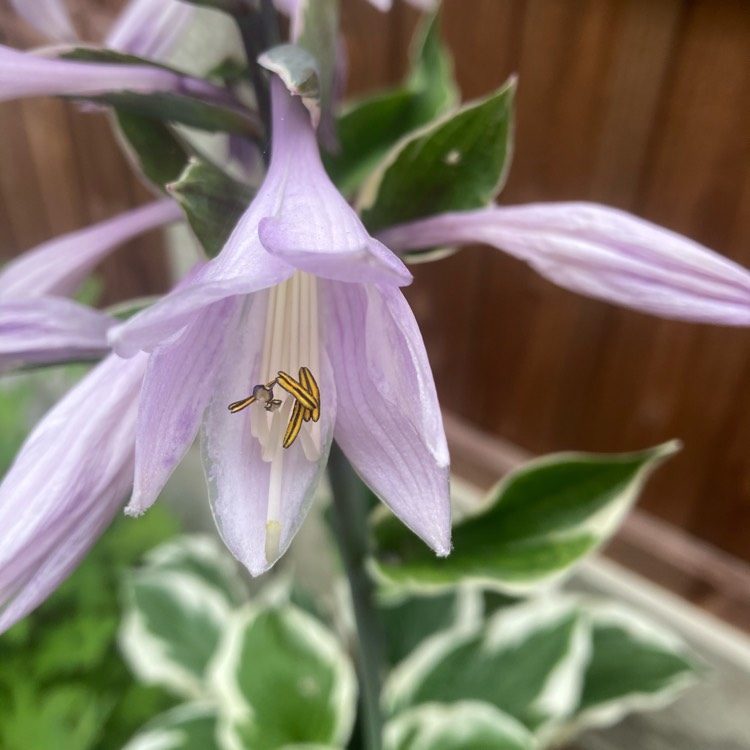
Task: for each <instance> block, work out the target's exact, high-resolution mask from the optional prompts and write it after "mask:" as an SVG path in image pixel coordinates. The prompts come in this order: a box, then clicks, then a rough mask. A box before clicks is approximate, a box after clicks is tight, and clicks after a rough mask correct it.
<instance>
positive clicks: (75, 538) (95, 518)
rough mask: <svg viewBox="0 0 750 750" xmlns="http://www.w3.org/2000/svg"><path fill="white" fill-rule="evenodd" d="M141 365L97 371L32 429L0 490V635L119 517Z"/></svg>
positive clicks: (112, 363) (129, 477)
mask: <svg viewBox="0 0 750 750" xmlns="http://www.w3.org/2000/svg"><path fill="white" fill-rule="evenodd" d="M147 359H148V357H147V356H146V355H144V354H141V355H138V357H136V358H134V359H131V360H123V359H121V358H120V357H117V356H116V355H110V356H109V357H107V358H106V359H105V360H104V361H102V362H101V363H100V364H99V365H97V366H96V367H95V368H94V369H93V370H92V371H91V372H90V373H89V374H88V375H87V376H86V377H85V378H84V379H83V380H81V382H80V383H79V384H78V385H76V386H75V387H74V388H73V389H72V390H71V391H70V392H69V393H68V394H67V395H66V396H65V397H64V398H63V399H62V400H61V401H60V402H59V403H58V404H57V405H56V406H55V407H54V408H53V409H52V410H51V411H50V412H48V413H47V415H46V416H45V417H44V418H43V419H42V420H41V421H40V422H39V424H38V425H37V426H36V427H35V429H34V430H33V432H32V433H31V435H30V436H29V438H28V439H27V440H26V442H25V443H24V445H23V447H22V448H21V450H20V452H19V453H18V456H17V457H16V460H15V462H14V463H13V465H12V466H11V468H10V469H9V471H8V473H7V474H6V475H5V478H4V479H3V482H2V484H0V632H2V631H4V630H6V629H7V628H9V627H10V626H11V625H13V624H14V623H15V622H17V621H18V620H20V619H21V618H22V617H25V616H26V615H27V614H28V613H29V612H31V610H33V609H34V608H35V607H37V606H38V605H39V604H40V603H41V602H42V601H43V600H44V599H45V598H46V597H47V596H49V594H50V593H51V592H52V591H54V589H55V588H57V586H59V585H60V583H61V582H62V581H63V580H64V579H65V578H66V577H67V576H68V575H69V574H70V573H71V572H72V570H73V569H74V568H75V567H76V565H78V563H79V562H80V561H81V559H82V558H83V557H84V555H85V554H86V552H87V551H88V550H89V549H90V548H91V546H92V545H93V544H94V542H95V541H96V540H97V539H98V537H99V535H100V534H101V533H102V531H104V529H105V528H106V526H107V525H108V524H109V522H110V521H111V520H112V518H113V517H114V515H115V513H116V512H117V510H118V509H119V508H121V507H122V503H123V500H124V498H125V497H126V495H127V492H128V491H129V489H130V487H131V484H132V481H133V446H134V440H135V424H136V416H137V412H138V392H139V389H140V387H141V382H142V379H143V372H144V368H145V365H146V360H147Z"/></svg>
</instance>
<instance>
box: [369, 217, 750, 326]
mask: <svg viewBox="0 0 750 750" xmlns="http://www.w3.org/2000/svg"><path fill="white" fill-rule="evenodd" d="M378 237H379V239H380V240H382V241H383V242H385V243H387V244H388V245H389V246H390V247H392V248H394V250H396V251H406V250H415V249H420V248H429V247H434V246H440V245H461V244H470V243H476V242H483V243H486V244H488V245H494V246H495V247H497V248H499V249H500V250H504V251H505V252H507V253H509V254H510V255H513V256H515V257H516V258H520V259H521V260H524V261H526V262H527V263H528V264H529V265H530V266H532V268H534V269H535V270H536V271H538V272H539V273H540V274H541V275H542V276H544V277H545V278H547V279H549V280H550V281H552V282H554V283H555V284H558V285H559V286H562V287H565V288H566V289H570V290H572V291H574V292H578V293H580V294H585V295H587V296H590V297H596V298H598V299H602V300H605V301H607V302H614V303H616V304H619V305H623V306H624V307H631V308H633V309H635V310H640V311H642V312H646V313H651V314H652V315H660V316H662V317H665V318H676V319H678V320H688V321H695V322H704V323H718V324H720V325H742V326H744V325H750V272H748V271H747V270H746V269H744V268H742V266H739V265H737V264H736V263H733V262H732V261H731V260H728V259H727V258H724V257H722V256H721V255H718V254H717V253H714V252H712V251H711V250H709V249H707V248H705V247H703V246H702V245H699V244H698V243H697V242H693V241H692V240H689V239H687V238H686V237H682V236H681V235H679V234H676V233H674V232H670V231H669V230H668V229H664V228H662V227H659V226H657V225H655V224H651V223H650V222H648V221H644V220H643V219H639V218H637V217H635V216H632V215H631V214H628V213H626V212H624V211H619V210H617V209H614V208H609V207H607V206H599V205H596V204H592V203H533V204H529V205H524V206H494V207H492V208H487V209H482V210H479V211H467V212H462V213H446V214H441V215H439V216H433V217H431V218H428V219H423V220H420V221H415V222H411V223H408V224H402V225H400V226H397V227H391V228H389V229H386V230H384V231H382V232H380V233H379V234H378Z"/></svg>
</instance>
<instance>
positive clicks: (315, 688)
mask: <svg viewBox="0 0 750 750" xmlns="http://www.w3.org/2000/svg"><path fill="white" fill-rule="evenodd" d="M211 685H212V687H213V691H214V693H215V694H216V696H217V699H218V702H219V705H220V706H221V707H222V719H221V726H220V730H219V737H220V740H221V742H222V745H223V746H224V747H226V748H228V750H242V748H246V747H252V748H253V749H254V750H275V748H281V747H285V746H287V745H305V744H307V745H333V746H336V747H340V746H343V745H345V744H346V740H347V739H348V737H349V735H350V734H351V730H352V725H353V722H354V715H355V706H356V696H357V690H356V680H355V677H354V671H353V669H352V666H351V663H350V661H349V659H348V657H347V655H346V654H345V653H344V651H343V649H342V648H341V646H340V644H339V643H338V641H337V640H336V639H335V638H334V636H333V635H332V634H331V633H330V632H329V631H328V630H327V629H326V628H325V627H324V626H323V625H321V623H320V622H319V621H317V620H316V619H314V618H312V617H311V616H310V615H308V614H306V613H304V612H302V611H301V610H299V609H296V608H295V607H291V606H279V607H267V608H259V607H255V606H249V607H247V608H245V609H243V610H241V611H239V612H236V613H235V614H234V615H233V617H232V619H231V622H230V623H229V627H228V629H227V633H226V636H225V639H224V641H223V643H222V647H221V649H220V652H219V654H218V656H217V658H216V660H215V663H214V664H213V667H212V674H211Z"/></svg>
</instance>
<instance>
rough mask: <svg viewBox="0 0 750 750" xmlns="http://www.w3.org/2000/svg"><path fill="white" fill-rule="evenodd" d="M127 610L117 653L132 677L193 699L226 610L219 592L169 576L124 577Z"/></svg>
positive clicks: (149, 572)
mask: <svg viewBox="0 0 750 750" xmlns="http://www.w3.org/2000/svg"><path fill="white" fill-rule="evenodd" d="M128 584H129V585H128V589H129V599H130V601H129V605H128V608H127V610H126V613H125V617H124V619H123V624H122V629H121V632H120V648H121V650H122V653H123V656H124V657H125V660H126V661H127V663H128V665H129V666H130V668H131V669H132V671H133V673H134V674H135V675H136V676H137V677H138V678H139V679H140V680H142V681H143V682H145V683H146V684H158V685H163V686H164V687H166V688H167V689H169V690H171V691H172V692H174V693H175V694H176V695H179V696H183V697H187V698H199V697H202V696H203V695H204V694H205V693H206V688H205V677H206V669H207V667H208V663H209V661H210V660H211V659H212V657H213V656H214V654H215V652H216V649H217V646H218V644H219V640H220V638H221V636H222V632H223V629H224V627H225V624H226V622H227V620H228V618H229V612H230V606H229V601H228V600H227V597H226V596H225V595H224V593H223V591H221V590H220V589H216V588H214V587H213V586H211V585H208V584H207V583H206V582H205V581H204V580H203V579H202V578H199V577H197V576H194V575H191V574H189V573H183V572H180V571H175V570H159V569H158V568H156V569H145V570H140V571H135V572H133V573H131V574H130V576H129V581H128Z"/></svg>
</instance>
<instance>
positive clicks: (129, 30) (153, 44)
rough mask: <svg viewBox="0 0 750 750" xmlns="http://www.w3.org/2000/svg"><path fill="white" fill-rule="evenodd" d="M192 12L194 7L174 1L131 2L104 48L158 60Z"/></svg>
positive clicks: (149, 0) (176, 36)
mask: <svg viewBox="0 0 750 750" xmlns="http://www.w3.org/2000/svg"><path fill="white" fill-rule="evenodd" d="M194 11H195V8H194V7H193V6H190V5H188V4H187V3H183V2H178V1H177V0H131V2H130V3H129V4H128V5H127V6H126V7H125V10H124V11H123V12H122V13H121V14H120V16H119V17H118V19H117V21H115V24H114V25H113V26H112V28H111V29H110V30H109V33H108V34H107V38H106V39H105V41H104V46H105V47H109V48H110V49H116V50H118V51H120V52H127V53H129V54H131V55H137V56H138V57H150V58H152V59H154V60H161V59H163V58H164V57H165V56H166V55H167V54H168V52H169V51H170V49H171V48H172V46H173V45H174V43H175V42H176V41H177V39H178V38H179V37H180V35H181V34H182V33H183V31H184V30H185V26H186V24H187V22H188V21H189V20H190V17H191V16H192V14H193V12H194Z"/></svg>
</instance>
